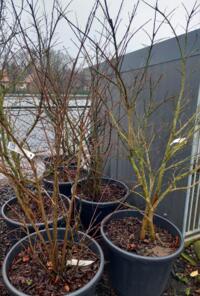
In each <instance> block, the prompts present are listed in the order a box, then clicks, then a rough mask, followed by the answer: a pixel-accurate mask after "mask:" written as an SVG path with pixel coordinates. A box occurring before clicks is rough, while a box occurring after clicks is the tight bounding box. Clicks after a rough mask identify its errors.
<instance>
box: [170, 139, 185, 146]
mask: <svg viewBox="0 0 200 296" xmlns="http://www.w3.org/2000/svg"><path fill="white" fill-rule="evenodd" d="M185 141H186V138H177V139H175V140H174V141H172V142H171V144H170V145H171V146H172V145H174V144H181V143H182V142H185Z"/></svg>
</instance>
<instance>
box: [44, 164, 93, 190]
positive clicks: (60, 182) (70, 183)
mask: <svg viewBox="0 0 200 296" xmlns="http://www.w3.org/2000/svg"><path fill="white" fill-rule="evenodd" d="M81 169H82V170H84V172H85V173H87V172H88V170H87V169H84V168H81ZM46 177H47V176H46ZM46 177H43V178H42V179H43V181H44V182H46V183H47V184H49V185H53V183H54V181H53V180H48V179H47V178H46ZM83 179H85V178H81V179H80V181H81V180H83ZM73 183H74V181H67V182H63V181H58V185H61V186H62V185H73Z"/></svg>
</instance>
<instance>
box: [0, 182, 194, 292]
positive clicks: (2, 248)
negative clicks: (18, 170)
mask: <svg viewBox="0 0 200 296" xmlns="http://www.w3.org/2000/svg"><path fill="white" fill-rule="evenodd" d="M12 193H13V191H12V189H11V188H10V187H8V186H4V187H3V188H1V189H0V207H1V206H2V205H3V203H4V202H5V201H6V200H8V198H9V197H10V196H12ZM9 236H10V233H9V231H8V228H7V227H6V225H5V222H4V221H3V219H2V217H0V267H1V266H2V261H3V259H4V257H5V255H6V253H7V251H8V249H9V248H10V246H11V242H10V240H9ZM186 267H188V265H186V263H185V262H183V260H182V259H178V260H177V262H176V264H175V266H174V268H173V271H172V275H171V278H170V281H169V283H168V287H167V290H166V291H165V293H164V294H163V295H162V296H183V295H190V296H198V295H200V292H197V293H196V292H195V291H198V284H197V286H196V287H193V286H191V285H194V283H191V282H190V283H189V285H190V286H189V288H188V286H187V284H186V282H185V281H182V280H180V276H179V278H177V274H179V275H180V273H181V272H182V273H184V272H185V268H186ZM0 291H1V292H0V295H1V296H9V294H8V293H7V290H6V288H5V287H4V284H3V282H2V277H1V275H0ZM187 291H189V293H188V292H187ZM96 296H117V295H116V294H115V293H114V291H113V290H112V289H111V287H110V284H109V280H108V276H107V273H106V272H104V274H103V277H102V280H101V282H100V283H99V285H98V287H97V294H96ZM152 296H153V295H152Z"/></svg>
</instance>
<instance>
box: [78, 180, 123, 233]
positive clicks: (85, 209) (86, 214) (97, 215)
mask: <svg viewBox="0 0 200 296" xmlns="http://www.w3.org/2000/svg"><path fill="white" fill-rule="evenodd" d="M86 180H87V179H82V180H80V181H79V182H78V185H79V186H81V184H83V183H84V182H86ZM102 180H103V181H104V182H107V183H108V184H109V183H117V184H119V185H120V186H122V187H123V188H125V190H126V194H125V195H124V196H123V197H122V198H121V199H118V200H115V201H111V202H101V201H99V202H95V201H90V200H85V199H82V198H80V197H79V196H76V205H77V208H78V209H79V210H80V218H81V223H82V225H83V226H84V228H85V229H88V228H95V226H97V225H99V224H100V223H101V221H102V220H103V219H104V218H105V217H106V216H107V215H109V214H110V213H112V212H113V211H115V210H116V209H117V208H119V207H120V205H122V204H123V203H124V202H125V201H126V199H127V198H128V196H129V188H128V186H127V185H126V184H124V183H123V182H120V181H116V180H114V179H111V178H102Z"/></svg>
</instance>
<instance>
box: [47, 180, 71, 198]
mask: <svg viewBox="0 0 200 296" xmlns="http://www.w3.org/2000/svg"><path fill="white" fill-rule="evenodd" d="M43 183H44V187H45V188H46V189H47V190H53V186H54V185H53V184H54V182H53V181H51V180H48V179H46V178H43ZM58 186H59V192H60V193H61V194H63V195H65V196H67V197H70V196H71V188H72V182H60V181H59V183H58Z"/></svg>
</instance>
